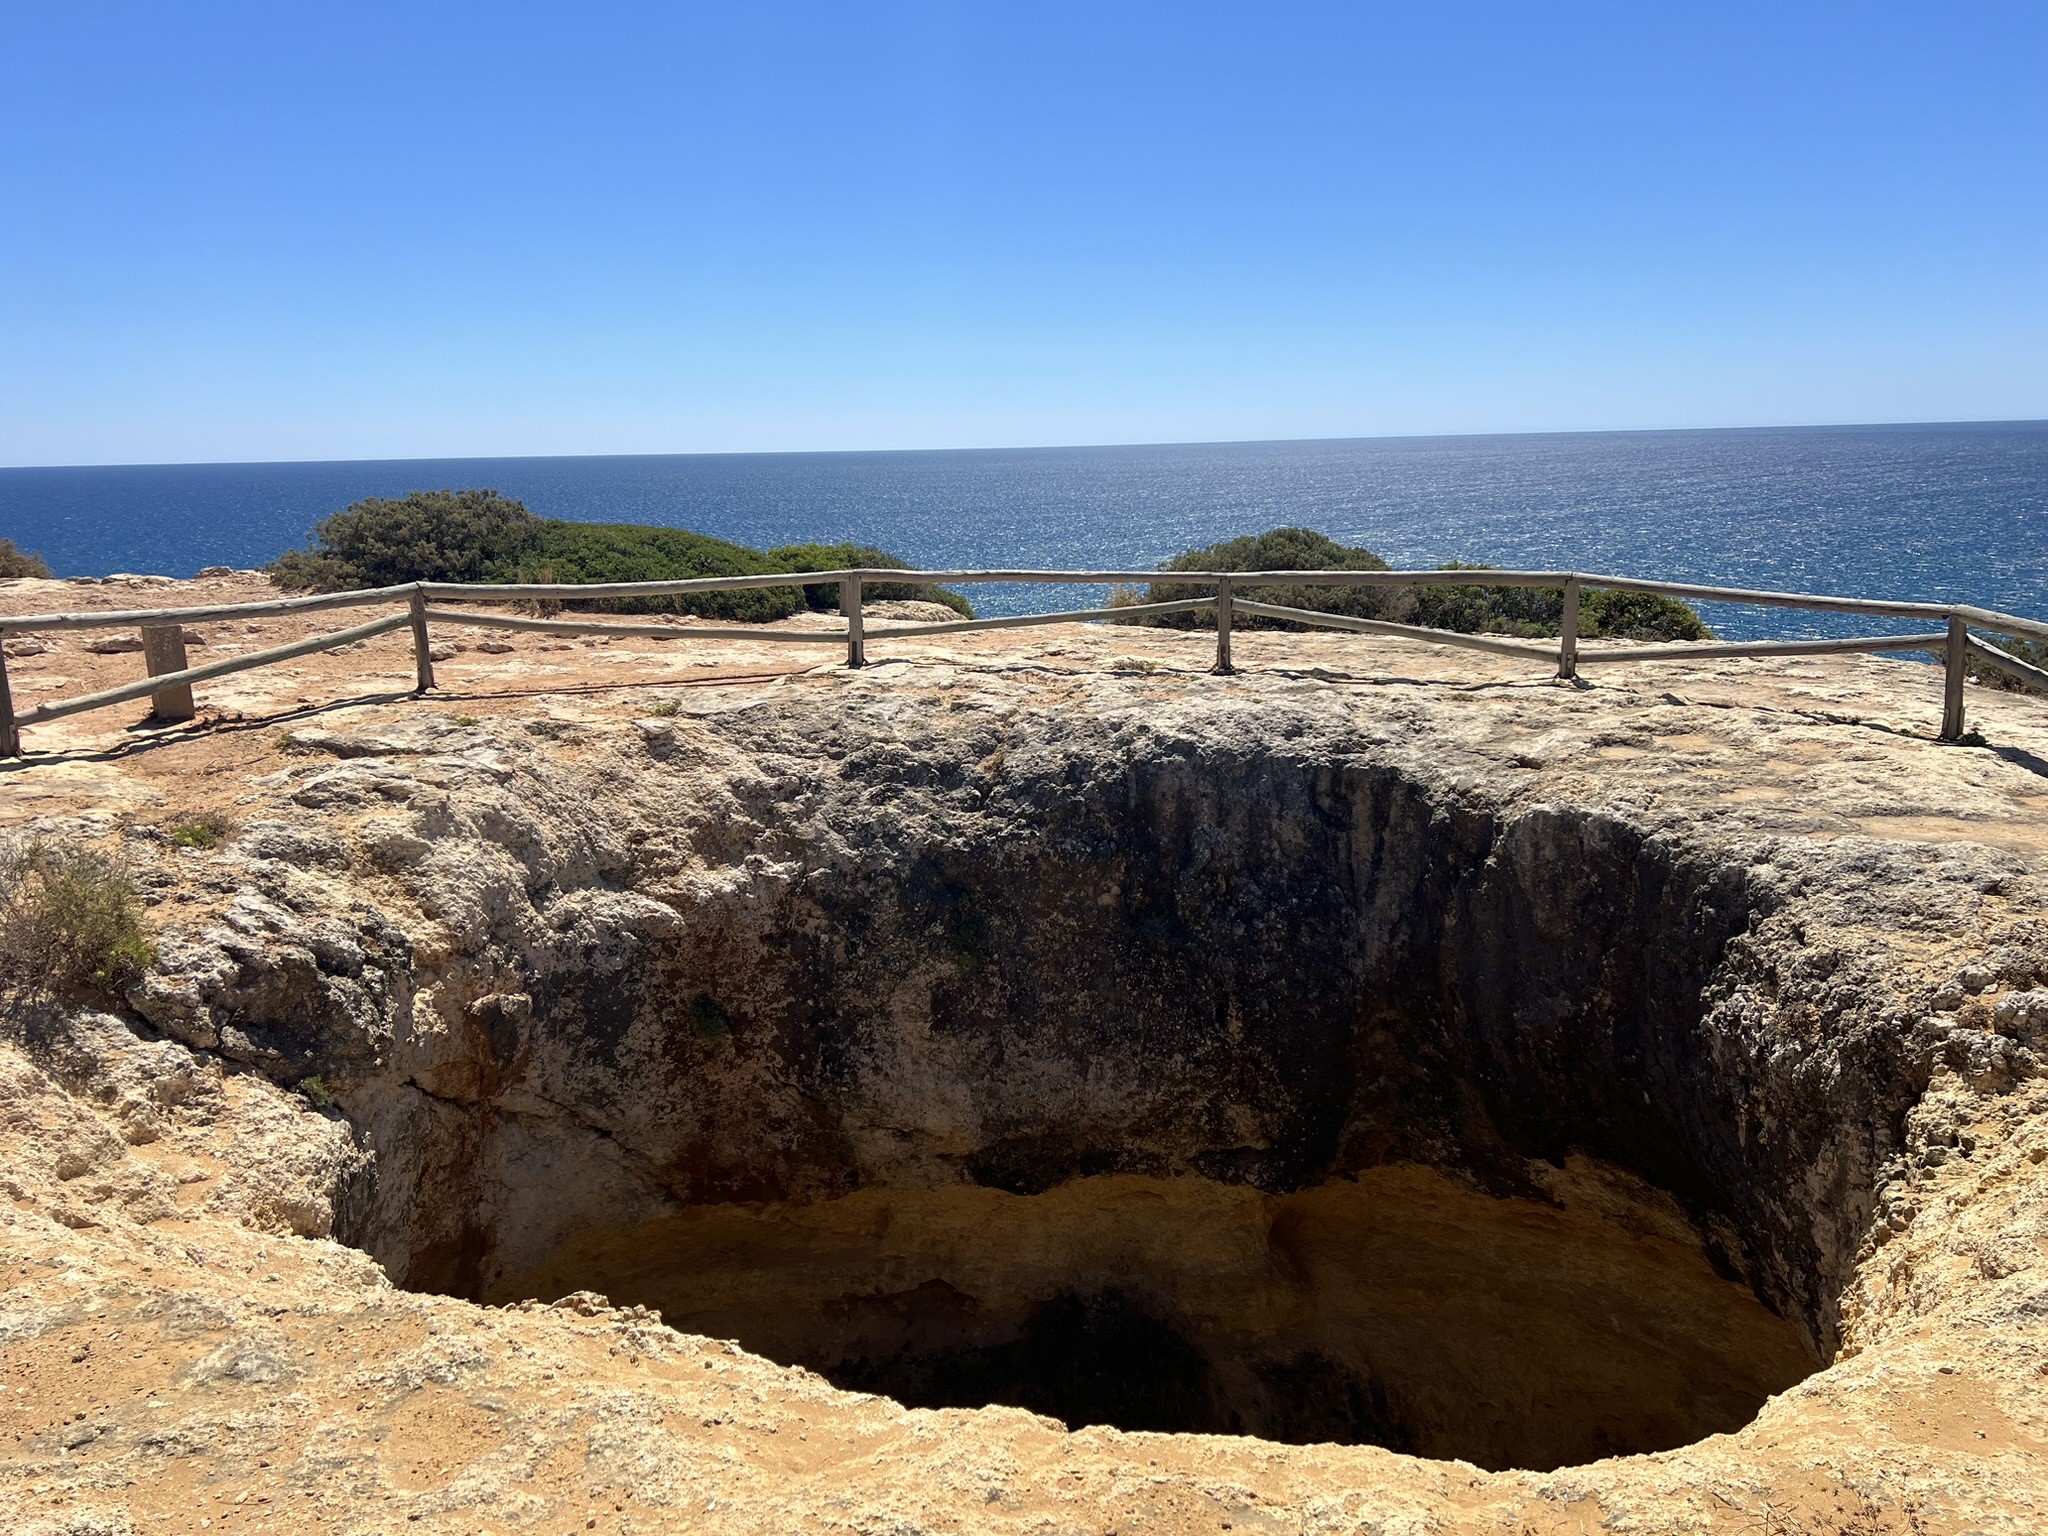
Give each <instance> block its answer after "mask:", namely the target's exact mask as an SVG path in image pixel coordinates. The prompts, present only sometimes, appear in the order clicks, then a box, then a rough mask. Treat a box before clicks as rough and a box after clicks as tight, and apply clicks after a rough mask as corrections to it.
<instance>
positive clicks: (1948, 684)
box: [1941, 615, 1970, 741]
mask: <svg viewBox="0 0 2048 1536" xmlns="http://www.w3.org/2000/svg"><path fill="white" fill-rule="evenodd" d="M1945 660H1946V662H1947V675H1946V676H1945V677H1944V678H1943V679H1942V683H1943V686H1942V691H1941V739H1942V740H1943V741H1961V740H1962V739H1963V680H1964V679H1965V678H1966V677H1968V676H1969V672H1970V626H1969V625H1968V624H1966V623H1964V622H1963V621H1962V620H1961V619H1959V618H1956V617H1955V616H1954V615H1950V617H1949V621H1948V655H1947V657H1946V658H1945Z"/></svg>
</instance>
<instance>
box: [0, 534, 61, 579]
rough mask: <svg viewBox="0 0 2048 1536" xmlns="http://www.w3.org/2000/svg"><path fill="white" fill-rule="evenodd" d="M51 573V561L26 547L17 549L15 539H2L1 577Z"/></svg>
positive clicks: (47, 575) (0, 540) (0, 542)
mask: <svg viewBox="0 0 2048 1536" xmlns="http://www.w3.org/2000/svg"><path fill="white" fill-rule="evenodd" d="M49 575H50V566H49V563H48V562H47V561H46V560H44V559H43V557H42V556H41V555H32V554H30V553H29V552H28V551H27V550H25V549H16V548H15V547H14V540H12V539H0V579H7V578H12V577H15V576H41V577H44V578H45V579H47V578H48V577H49Z"/></svg>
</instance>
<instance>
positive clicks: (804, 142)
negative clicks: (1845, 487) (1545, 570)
mask: <svg viewBox="0 0 2048 1536" xmlns="http://www.w3.org/2000/svg"><path fill="white" fill-rule="evenodd" d="M2044 81H2048V5H2042V4H2040V3H2038V0H2030V3H2025V4H1996V3H1972V4H1968V5H1957V6H1950V5H1938V4H1937V5H1930V4H1926V3H1924V0H1923V3H1917V4H1912V5H1905V4H1887V3H1868V0H1866V3H1861V4H1802V3H1797V0H1777V3H1774V4H1768V5H1748V4H1740V3H1727V0H1723V3H1717V4H1712V5H1690V4H1647V5H1646V4H1643V3H1640V0H1636V3H1631V4H1616V5H1578V4H1569V3H1559V4H1542V5H1532V4H1528V3H1526V0H1523V3H1515V4H1500V5H1455V4H1433V5H1375V4H1367V3H1352V4H1343V5H1309V4H1298V5H1290V4H1276V3H1271V0H1269V3H1265V4H1244V5H1213V4H1199V3H1197V4H1189V3H1177V4H1171V5H1167V4H1160V5H1150V4H1116V3H1095V4H1071V5H1069V4H1058V3H1033V4H1007V3H1000V0H981V3H958V4H941V3H926V4H887V3H873V4H863V3H839V4H822V5H804V4H775V3H759V4H744V5H742V4H728V5H716V6H711V5H691V4H680V3H678V4H661V5H654V4H604V3H592V0H583V3H579V4H576V5H561V4H556V5H548V6H539V5H521V4H508V3H496V4H492V5H489V6H482V5H477V6H455V5H434V4H418V3H415V4H407V5H394V6H384V5H378V4H365V3H350V4H345V5H344V4H290V5H286V4H279V3H277V0H266V3H263V4H249V5H239V4H212V3H206V0H189V3H185V4H179V5H174V6H169V5H163V4H161V3H126V4H124V3H102V0H61V3H60V0H39V3H20V0H0V463H8V464H53V463H95V462H160V461H192V460H200V461H204V460H222V459H289V458H354V457H400V456H415V455H418V456H427V455H462V454H513V453H586V452H589V453H606V452H685V451H695V450H748V449H801V448H862V447H939V446H966V445H1002V444H1040V443H1084V442H1133V441H1185V440H1210V439H1233V438H1263V437H1317V436H1353V435H1375V434H1382V433H1421V432H1468V431H1524V430H1528V431H1538V430H1550V429H1575V428H1602V427H1638V426H1641V427H1649V426H1708V425H1722V424H1731V425H1732V424H1750V423H1758V424H1761V423H1784V422H1842V421H1900V420H1955V419H1973V418H1974V419H1982V418H2012V417H2040V416H2048V85H2044Z"/></svg>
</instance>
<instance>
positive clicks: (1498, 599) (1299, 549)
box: [1113, 528, 1714, 640]
mask: <svg viewBox="0 0 2048 1536" xmlns="http://www.w3.org/2000/svg"><path fill="white" fill-rule="evenodd" d="M1163 569H1164V570H1166V571H1282V570H1294V571H1302V570H1324V571H1384V570H1386V569H1387V563H1386V561H1384V560H1382V559H1380V557H1379V556H1378V555H1376V554H1374V553H1373V552H1372V551H1371V550H1369V549H1363V548H1360V547H1358V546H1356V545H1345V544H1339V543H1337V542H1336V540H1334V539H1331V538H1327V537H1325V536H1324V535H1322V534H1320V533H1316V532H1314V531H1312V530H1310V529H1307V528H1276V529H1274V530H1273V531H1272V532H1270V533H1262V534H1257V535H1253V536H1249V537H1246V538H1240V539H1231V540H1228V541H1227V542H1225V543H1222V544H1212V545H1209V546H1208V547H1207V548H1205V549H1191V550H1189V551H1188V552H1187V553H1186V554H1184V555H1178V556H1176V557H1175V558H1174V559H1172V560H1170V561H1168V562H1167V564H1166V565H1165V566H1164V567H1163ZM1438 569H1440V570H1446V571H1483V570H1486V569H1488V567H1486V566H1483V565H1465V564H1461V563H1458V562H1453V563H1451V564H1448V565H1444V566H1440V567H1438ZM1213 591H1214V589H1213V588H1209V587H1195V586H1184V585H1177V584H1175V583H1173V582H1171V581H1166V580H1161V581H1156V582H1154V583H1153V584H1152V585H1151V586H1150V587H1149V588H1148V589H1147V590H1146V593H1145V598H1144V600H1145V601H1146V602H1154V603H1163V602H1176V601H1180V600H1184V599H1187V598H1192V597H1207V596H1210V595H1211V594H1212V593H1213ZM1235 595H1236V596H1237V597H1238V598H1240V599H1249V600H1250V601H1252V602H1258V603H1272V604H1274V605H1276V606H1279V607H1287V608H1306V609H1309V610H1310V611H1311V612H1315V613H1339V614H1344V615H1346V616H1348V617H1351V618H1359V619H1383V620H1386V621H1388V622H1390V623H1395V624H1420V625H1424V626H1426V627H1428V628H1431V629H1449V630H1456V631H1458V632H1460V633H1462V634H1468V635H1470V634H1506V635H1523V636H1527V637H1530V638H1532V639H1533V638H1540V637H1543V636H1548V635H1555V634H1557V633H1558V632H1559V630H1560V629H1561V628H1562V627H1563V625H1564V589H1563V588H1562V587H1505V586H1477V585H1475V586H1466V585H1463V584H1460V585H1456V586H1453V585H1450V584H1448V583H1447V584H1444V585H1441V586H1416V587H1314V586H1278V585H1276V586H1270V587H1264V586H1262V587H1240V588H1238V589H1236V592H1235ZM1113 601H1114V598H1113ZM1129 622H1131V623H1138V624H1143V623H1154V624H1162V625H1167V626H1170V627H1172V628H1176V629H1194V628H1202V629H1213V628H1215V627H1216V616H1215V614H1214V613H1213V612H1202V613H1193V614H1168V615H1166V616H1164V617H1163V618H1158V619H1142V618H1141V619H1133V620H1130V621H1129ZM1231 627H1232V628H1242V629H1308V628H1311V627H1313V626H1310V625H1306V624H1300V623H1297V622H1295V621H1293V620H1288V619H1268V618H1261V617H1257V616H1254V615H1251V614H1233V615H1232V618H1231ZM1579 634H1580V636H1581V637H1582V638H1585V639H1589V640H1597V639H1602V638H1627V639H1631V640H1711V639H1712V638H1713V637H1714V633H1713V631H1712V630H1710V629H1708V628H1707V626H1706V625H1705V624H1704V623H1702V622H1701V620H1700V616H1699V615H1698V614H1697V613H1695V612H1694V611H1693V610H1692V608H1691V607H1689V606H1688V605H1686V604H1685V603H1682V602H1679V601H1678V600H1677V599H1675V598H1669V597H1661V596H1657V595H1654V594H1651V593H1645V592H1604V591H1596V590H1593V589H1591V588H1588V589H1586V590H1584V591H1582V592H1581V593H1580V595H1579Z"/></svg>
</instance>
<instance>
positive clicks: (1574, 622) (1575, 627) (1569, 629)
mask: <svg viewBox="0 0 2048 1536" xmlns="http://www.w3.org/2000/svg"><path fill="white" fill-rule="evenodd" d="M1557 675H1558V676H1559V677H1561V678H1566V679H1570V678H1574V677H1577V676H1578V675H1579V578H1578V577H1576V576H1570V577H1567V578H1566V579H1565V584H1564V623H1563V624H1562V625H1561V626H1560V627H1559V629H1558V632H1557Z"/></svg>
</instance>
